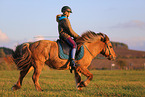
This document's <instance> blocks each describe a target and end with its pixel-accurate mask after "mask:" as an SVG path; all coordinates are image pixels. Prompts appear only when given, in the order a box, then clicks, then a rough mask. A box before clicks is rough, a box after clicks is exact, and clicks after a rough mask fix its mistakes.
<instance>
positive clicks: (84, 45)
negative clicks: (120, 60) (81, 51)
mask: <svg viewBox="0 0 145 97" xmlns="http://www.w3.org/2000/svg"><path fill="white" fill-rule="evenodd" d="M108 43H111V42H110V41H109V42H108ZM108 43H106V45H107V49H108V51H109V55H111V52H110V49H109V46H108ZM83 45H84V46H85V48H86V49H87V50H88V52H89V53H90V54H91V55H92V56H93V57H94V58H95V57H96V56H94V55H93V54H92V53H91V51H90V50H89V49H88V48H87V47H86V45H85V44H83ZM106 51H107V50H106V49H105V52H106ZM105 52H104V54H105ZM97 58H98V59H105V57H98V56H97ZM107 58H108V57H107Z"/></svg>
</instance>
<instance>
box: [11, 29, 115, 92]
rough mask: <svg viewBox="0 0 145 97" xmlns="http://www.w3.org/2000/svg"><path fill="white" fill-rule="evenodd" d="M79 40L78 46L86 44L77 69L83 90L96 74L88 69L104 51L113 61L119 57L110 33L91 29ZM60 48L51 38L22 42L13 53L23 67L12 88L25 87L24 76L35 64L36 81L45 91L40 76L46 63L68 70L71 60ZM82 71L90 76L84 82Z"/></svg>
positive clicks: (18, 64)
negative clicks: (61, 52)
mask: <svg viewBox="0 0 145 97" xmlns="http://www.w3.org/2000/svg"><path fill="white" fill-rule="evenodd" d="M76 42H77V44H78V47H80V46H84V56H83V57H82V59H80V60H76V64H77V65H76V66H75V70H74V74H75V80H76V87H77V89H78V90H82V88H83V87H86V86H87V85H88V84H89V82H90V81H91V80H92V78H93V74H92V73H90V71H89V70H88V69H87V67H88V66H89V65H90V63H91V61H92V59H93V58H95V57H96V56H97V55H98V54H102V55H104V56H105V57H107V58H108V59H109V60H115V58H116V55H115V52H114V50H113V47H112V44H111V42H110V40H109V38H108V36H107V35H105V34H103V33H95V32H92V31H87V32H85V33H84V34H82V35H81V37H79V38H78V39H77V40H76ZM58 51H59V50H58V44H57V42H55V41H50V40H40V41H37V42H33V43H23V44H21V45H18V46H17V47H16V50H15V51H14V53H13V60H14V62H15V63H16V65H17V67H18V69H19V70H20V76H19V78H18V81H17V83H16V84H15V85H14V86H13V87H12V90H17V89H20V88H21V86H22V81H23V78H24V77H25V76H26V74H27V73H28V71H29V69H30V68H31V67H33V68H34V73H33V76H32V80H33V82H34V85H35V88H36V90H38V91H42V89H41V87H40V85H39V76H40V73H41V70H42V68H43V66H44V64H46V65H48V66H49V67H51V68H54V69H57V70H68V69H69V59H68V60H67V59H65V60H64V59H61V58H59V52H58ZM81 74H83V75H84V76H86V77H87V79H86V80H84V81H82V80H81Z"/></svg>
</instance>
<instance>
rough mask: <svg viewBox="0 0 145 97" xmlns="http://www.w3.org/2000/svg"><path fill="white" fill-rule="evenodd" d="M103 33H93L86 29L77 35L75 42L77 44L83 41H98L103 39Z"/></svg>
mask: <svg viewBox="0 0 145 97" xmlns="http://www.w3.org/2000/svg"><path fill="white" fill-rule="evenodd" d="M104 35H105V34H103V33H95V32H93V31H87V32H85V33H84V34H82V35H81V37H79V38H78V39H77V40H76V42H77V44H83V43H85V42H94V41H100V40H104V38H105V37H104Z"/></svg>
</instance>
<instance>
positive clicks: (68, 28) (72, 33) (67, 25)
mask: <svg viewBox="0 0 145 97" xmlns="http://www.w3.org/2000/svg"><path fill="white" fill-rule="evenodd" d="M62 22H63V27H64V29H65V31H66V32H67V33H68V34H69V35H70V36H71V37H74V38H78V37H79V35H78V34H77V33H75V31H74V30H73V29H72V27H71V24H70V21H69V19H67V18H65V19H63V21H62Z"/></svg>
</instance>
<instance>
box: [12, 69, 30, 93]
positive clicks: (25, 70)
mask: <svg viewBox="0 0 145 97" xmlns="http://www.w3.org/2000/svg"><path fill="white" fill-rule="evenodd" d="M29 69H30V67H28V68H26V69H24V70H22V71H20V76H19V79H18V81H17V83H16V84H15V85H14V86H13V87H12V90H17V89H20V88H21V86H22V81H23V78H24V77H25V76H26V74H28V71H29Z"/></svg>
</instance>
